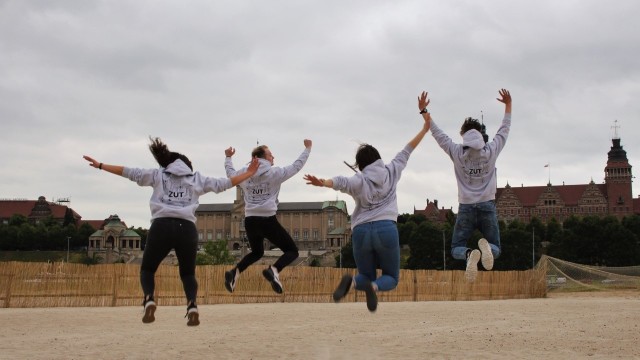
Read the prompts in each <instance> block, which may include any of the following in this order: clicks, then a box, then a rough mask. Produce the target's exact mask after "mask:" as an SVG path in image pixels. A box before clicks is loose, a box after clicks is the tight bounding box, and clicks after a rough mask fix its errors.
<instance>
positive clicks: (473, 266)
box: [464, 249, 481, 282]
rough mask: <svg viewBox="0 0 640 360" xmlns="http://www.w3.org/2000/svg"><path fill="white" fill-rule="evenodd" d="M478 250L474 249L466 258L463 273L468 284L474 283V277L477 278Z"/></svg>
mask: <svg viewBox="0 0 640 360" xmlns="http://www.w3.org/2000/svg"><path fill="white" fill-rule="evenodd" d="M480 256H481V255H480V250H478V249H475V250H473V251H472V252H471V253H470V254H469V257H468V258H467V269H466V270H465V272H464V277H465V279H467V281H468V282H474V281H476V276H478V261H480Z"/></svg>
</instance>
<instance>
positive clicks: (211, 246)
mask: <svg viewBox="0 0 640 360" xmlns="http://www.w3.org/2000/svg"><path fill="white" fill-rule="evenodd" d="M234 262H235V258H234V257H233V256H231V254H230V253H229V249H228V248H227V242H226V241H224V240H219V241H207V243H206V244H204V252H198V254H197V255H196V264H197V265H229V264H233V263H234Z"/></svg>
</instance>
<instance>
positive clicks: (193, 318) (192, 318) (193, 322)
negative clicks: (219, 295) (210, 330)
mask: <svg viewBox="0 0 640 360" xmlns="http://www.w3.org/2000/svg"><path fill="white" fill-rule="evenodd" d="M198 325H200V314H198V313H197V312H192V313H190V314H189V321H187V326H198Z"/></svg>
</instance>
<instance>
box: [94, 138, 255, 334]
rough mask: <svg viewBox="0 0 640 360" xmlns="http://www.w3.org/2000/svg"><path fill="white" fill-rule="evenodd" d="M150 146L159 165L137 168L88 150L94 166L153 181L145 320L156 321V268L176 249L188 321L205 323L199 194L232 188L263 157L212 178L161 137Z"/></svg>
mask: <svg viewBox="0 0 640 360" xmlns="http://www.w3.org/2000/svg"><path fill="white" fill-rule="evenodd" d="M149 149H150V150H151V153H152V154H153V157H154V158H155V159H156V161H157V162H158V164H159V165H160V168H159V169H138V168H129V167H124V166H120V165H108V164H103V163H101V162H99V161H97V160H95V159H93V158H92V157H89V156H86V155H85V156H83V158H84V159H85V160H87V161H88V162H89V166H92V167H94V168H96V169H99V170H104V171H107V172H110V173H112V174H116V175H120V176H123V177H126V178H128V179H129V180H131V181H135V182H137V183H138V185H140V186H151V187H153V194H152V195H151V200H150V202H149V206H150V208H151V228H150V229H149V234H148V236H147V244H146V246H145V249H144V253H143V255H142V265H141V266H140V283H141V285H142V291H143V292H144V300H143V306H144V316H143V317H142V322H143V323H145V324H146V323H151V322H153V321H155V311H156V302H155V300H154V298H153V294H154V291H155V273H156V270H158V266H159V265H160V263H161V262H162V259H164V258H165V257H166V256H167V254H169V251H171V249H175V252H176V256H177V258H178V265H179V269H180V279H181V280H182V286H183V288H184V293H185V295H186V297H187V314H186V315H185V317H186V318H188V321H187V325H189V326H197V325H199V324H200V320H199V315H198V306H197V305H196V296H197V293H198V282H197V280H196V275H195V274H196V273H195V271H196V253H197V251H198V232H197V230H196V226H195V222H196V216H195V212H196V209H197V207H198V198H199V197H200V195H203V194H205V193H208V192H211V191H213V192H216V193H219V192H222V191H224V190H227V189H229V188H232V187H234V186H236V185H238V184H239V183H241V182H242V181H244V180H246V179H248V178H249V177H251V176H252V175H253V174H255V172H256V170H257V169H258V160H257V159H254V160H253V161H252V162H251V164H250V165H249V167H248V168H247V169H246V171H245V172H243V173H239V174H238V175H236V176H234V177H232V178H231V179H229V178H210V177H205V176H203V175H201V174H200V173H199V172H197V171H196V172H193V167H192V165H191V161H189V159H188V158H187V157H186V156H185V155H183V154H180V153H177V152H173V151H169V148H168V147H167V145H165V144H164V143H163V142H162V141H161V140H160V139H159V138H155V139H151V144H150V145H149Z"/></svg>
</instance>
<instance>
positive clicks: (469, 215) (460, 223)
mask: <svg viewBox="0 0 640 360" xmlns="http://www.w3.org/2000/svg"><path fill="white" fill-rule="evenodd" d="M476 229H478V230H479V231H480V232H481V233H482V235H483V236H484V238H485V239H487V241H488V242H489V246H491V253H492V254H493V258H494V259H497V258H498V257H499V256H500V228H499V227H498V217H497V216H496V203H495V201H485V202H481V203H477V204H460V205H459V206H458V217H457V218H456V225H455V227H454V228H453V239H452V240H451V256H453V258H454V259H459V260H466V259H467V250H469V248H468V247H467V241H468V240H469V238H470V237H471V234H473V231H474V230H476Z"/></svg>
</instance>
